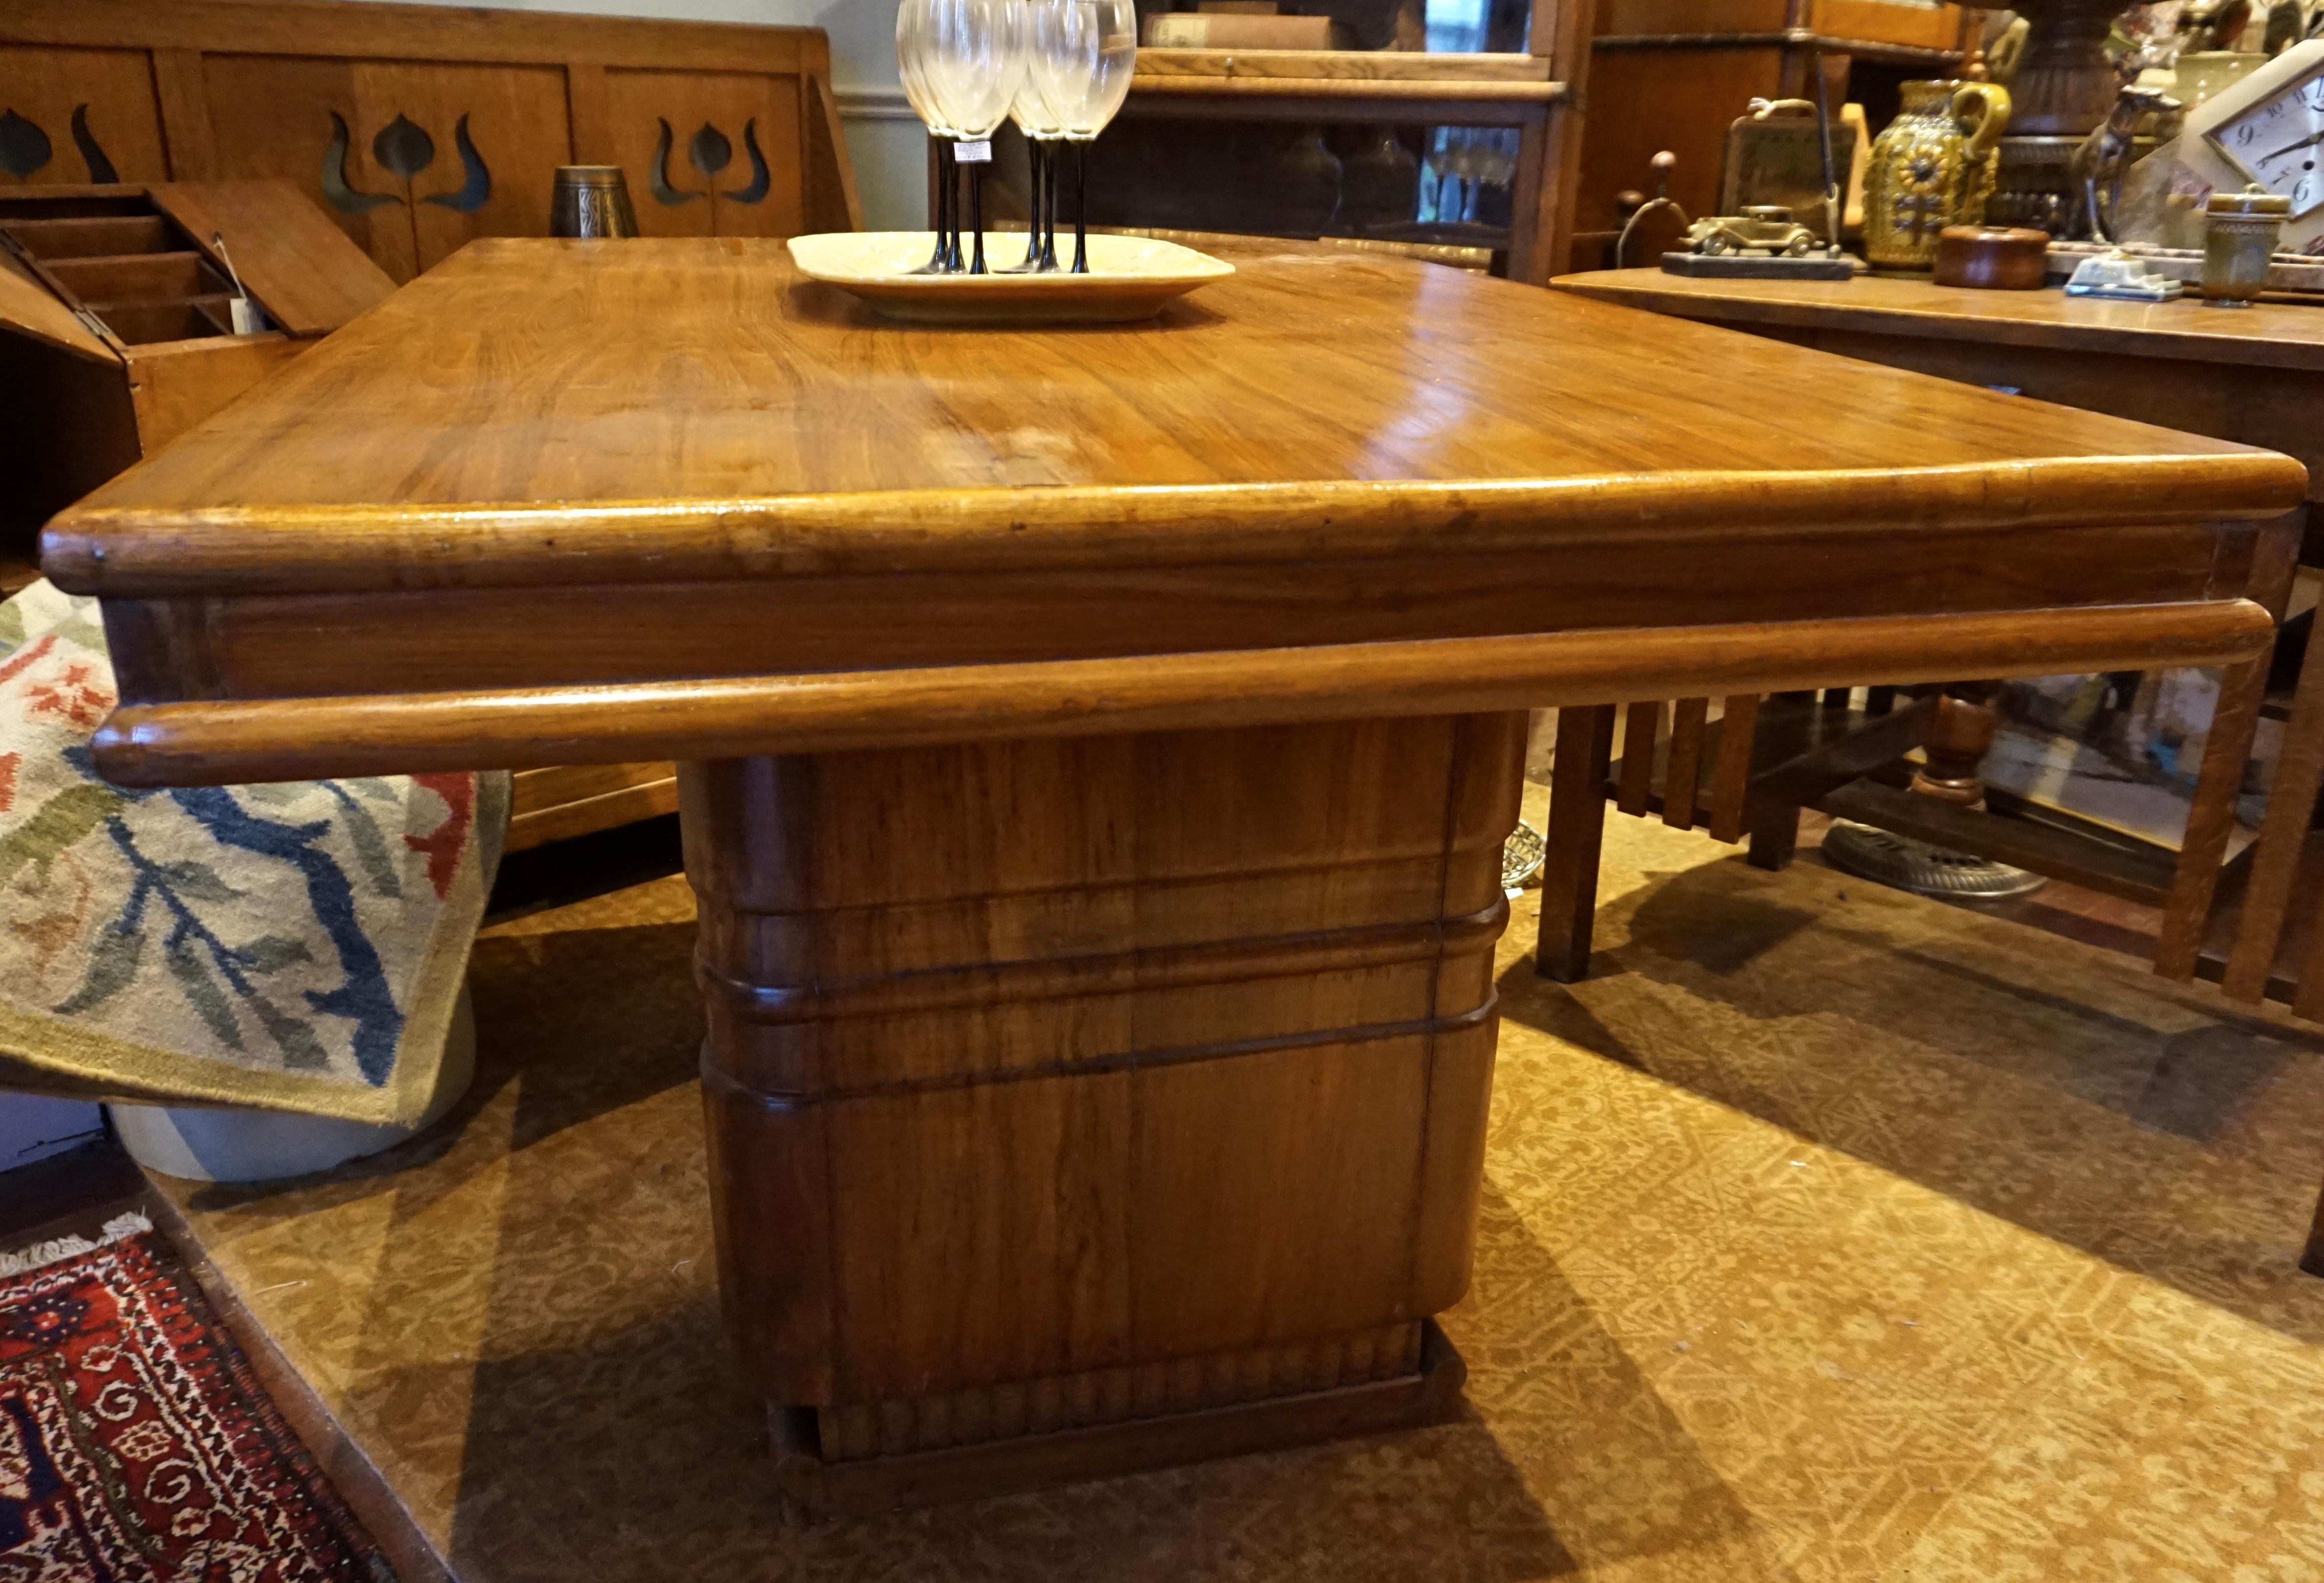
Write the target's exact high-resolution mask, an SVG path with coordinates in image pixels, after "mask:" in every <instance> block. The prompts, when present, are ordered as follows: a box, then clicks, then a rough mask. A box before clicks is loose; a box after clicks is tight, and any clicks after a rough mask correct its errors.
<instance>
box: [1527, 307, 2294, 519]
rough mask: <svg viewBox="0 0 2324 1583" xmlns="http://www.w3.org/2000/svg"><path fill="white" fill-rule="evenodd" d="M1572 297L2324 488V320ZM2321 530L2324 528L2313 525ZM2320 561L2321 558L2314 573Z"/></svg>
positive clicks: (2134, 310) (2179, 310)
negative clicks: (2301, 470) (2269, 460)
mask: <svg viewBox="0 0 2324 1583" xmlns="http://www.w3.org/2000/svg"><path fill="white" fill-rule="evenodd" d="M1554 284H1555V285H1556V286H1557V288H1558V289H1559V290H1561V291H1568V292H1577V293H1579V294H1581V295H1582V296H1587V297H1592V298H1595V299H1597V300H1598V301H1603V302H1617V303H1619V304H1621V305H1622V306H1624V307H1626V308H1644V309H1649V310H1653V311H1655V312H1656V313H1667V314H1674V315H1677V316H1679V317H1682V318H1686V319H1701V320H1703V321H1705V322H1707V323H1711V324H1720V325H1725V326H1727V327H1728V328H1729V329H1742V330H1748V331H1750V332H1751V333H1753V334H1755V335H1763V336H1768V337H1771V338H1775V339H1777V340H1785V341H1790V342H1792V343H1793V344H1794V345H1795V346H1803V347H1816V348H1818V349H1819V350H1821V351H1827V352H1839V353H1841V354H1843V355H1845V356H1850V357H1861V358H1863V359H1864V360H1866V361H1867V362H1871V363H1885V364H1886V365H1887V366H1890V367H1892V368H1910V369H1913V370H1914V371H1915V372H1916V373H1922V374H1934V375H1941V376H1942V377H1944V378H1947V379H1959V380H1965V381H1968V382H1969V383H1970V384H1988V385H2007V386H2009V387H2011V388H2012V389H2015V390H2016V391H2019V392H2021V393H2024V394H2025V395H2029V396H2032V397H2033V399H2034V400H2036V401H2044V402H2061V403H2064V404H2065V405H2067V406H2070V407H2080V408H2083V409H2085V410H2087V411H2089V412H2105V413H2107V414H2109V415H2111V416H2113V417H2116V418H2132V419H2135V420H2137V421H2140V422H2142V423H2160V424H2163V426H2165V427H2166V428H2172V429H2182V430H2188V431H2189V432H2190V433H2195V434H2208V435H2209V436H2210V437H2212V438H2213V439H2215V440H2236V441H2237V442H2239V443H2241V444H2244V445H2257V446H2264V447H2265V448H2267V449H2270V450H2280V451H2282V452H2283V453H2284V454H2285V455H2287V456H2290V457H2292V458H2296V459H2297V460H2299V461H2301V462H2302V463H2304V464H2305V465H2306V466H2307V467H2308V469H2309V476H2310V487H2311V488H2324V311H2319V310H2317V309H2316V308H2315V307H2314V306H2313V305H2312V304H2310V303H2307V302H2301V301H2273V300H2270V301H2261V302H2256V303H2254V304H2253V305H2251V306H2250V307H2248V308H2240V309H2239V308H2223V307H2221V306H2219V305H2218V304H2217V303H2214V302H2205V301H2202V300H2201V299H2199V298H2198V297H2196V296H2195V295H2193V294H2192V293H2191V292H2190V293H2189V294H2188V295H2186V296H2184V297H2181V298H2179V299H2177V300H2175V301H2169V302H2117V301H2107V300H2105V299H2102V298H2097V297H2069V296H2067V295H2066V293H2065V292H2064V291H2062V290H2061V289H2059V288H2057V287H2055V286H2052V287H2050V288H2047V289H2045V290H2042V291H2034V292H1987V291H1977V290H1973V289H1971V288H1969V287H1967V286H1940V285H1938V284H1936V283H1935V282H1932V281H1931V280H1929V279H1928V278H1927V277H1926V276H1916V277H1914V278H1910V279H1906V278H1903V277H1898V276H1891V275H1870V276H1859V277H1858V278H1857V279H1855V280H1852V281H1742V280H1698V279H1693V278H1690V277H1683V276H1680V275H1671V274H1665V273H1663V272H1662V271H1661V270H1659V269H1616V270H1598V271H1593V272H1591V273H1587V274H1572V275H1562V276H1560V277H1559V278H1558V279H1557V281H1556V282H1554ZM2316 525H2317V526H2318V527H2319V528H2324V522H2319V523H2317V524H2316ZM2313 558H2314V557H2311V559H2313Z"/></svg>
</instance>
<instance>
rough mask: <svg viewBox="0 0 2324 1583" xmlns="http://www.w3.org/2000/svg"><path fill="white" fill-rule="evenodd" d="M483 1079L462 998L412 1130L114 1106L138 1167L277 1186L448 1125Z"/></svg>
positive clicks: (272, 1115) (272, 1113)
mask: <svg viewBox="0 0 2324 1583" xmlns="http://www.w3.org/2000/svg"><path fill="white" fill-rule="evenodd" d="M475 1075H476V1022H475V1013H474V1011H473V1010H472V1009H471V1008H470V1006H469V1004H468V992H467V991H466V989H463V990H461V991H460V999H459V1004H457V1005H456V1006H455V1007H453V1010H452V1025H451V1027H450V1029H449V1030H448V1031H447V1032H446V1034H445V1039H444V1059H443V1061H442V1063H441V1065H440V1066H439V1067H438V1072H437V1078H436V1093H435V1096H434V1097H432V1098H431V1099H430V1100H429V1104H428V1111H427V1114H426V1115H424V1116H421V1117H420V1120H419V1122H418V1123H417V1124H416V1125H411V1126H374V1125H370V1124H368V1123H365V1122H359V1121H336V1120H333V1119H331V1118H330V1117H327V1116H292V1115H291V1114H289V1113H287V1112H284V1111H279V1110H233V1109H225V1108H218V1107H213V1106H190V1105H189V1106H159V1105H108V1106H106V1109H107V1110H108V1111H110V1112H111V1113H112V1116H113V1128H114V1131H115V1132H116V1133H118V1134H120V1135H121V1146H122V1147H123V1148H124V1149H126V1150H128V1151H129V1157H130V1158H131V1159H133V1160H134V1161H136V1162H137V1163H138V1164H140V1165H143V1166H146V1167H148V1168H150V1169H152V1170H154V1171H160V1172H161V1173H162V1174H163V1175H164V1176H182V1177H186V1178H189V1179H190V1180H194V1181H272V1180H274V1179H276V1178H278V1177H286V1176H306V1175H308V1174H309V1173H310V1172H313V1171H328V1170H330V1169H331V1167H333V1166H335V1165H343V1164H345V1163H346V1162H348V1161H350V1160H360V1159H362V1158H363V1157H364V1155H366V1154H376V1153H380V1152H381V1151H382V1150H383V1149H392V1148H393V1147H395V1145H396V1144H398V1143H403V1142H404V1141H405V1140H407V1139H409V1138H411V1137H413V1136H415V1135H416V1134H420V1133H421V1132H423V1131H425V1130H426V1129H427V1128H429V1126H432V1125H435V1123H437V1122H438V1121H439V1120H441V1119H442V1118H443V1116H444V1115H445V1113H446V1112H447V1111H448V1110H450V1109H451V1108H452V1106H455V1105H457V1104H458V1103H459V1102H460V1097H461V1096H462V1095H464V1094H466V1092H467V1091H468V1085H469V1083H470V1082H472V1081H473V1080H474V1079H475Z"/></svg>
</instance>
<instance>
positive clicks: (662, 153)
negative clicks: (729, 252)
mask: <svg viewBox="0 0 2324 1583" xmlns="http://www.w3.org/2000/svg"><path fill="white" fill-rule="evenodd" d="M606 99H607V109H608V111H609V114H610V118H611V120H612V122H613V139H614V148H615V151H616V153H617V154H618V155H619V157H620V161H621V163H622V166H623V167H624V168H625V169H626V170H627V171H628V172H629V177H630V186H631V189H632V191H634V192H636V193H637V194H638V195H639V200H640V201H639V203H638V227H639V228H640V229H641V230H642V231H643V232H645V233H646V234H647V235H648V236H797V235H798V233H799V231H800V230H801V229H802V228H803V226H802V215H801V208H800V190H801V183H800V181H799V175H798V171H799V145H800V134H799V96H798V87H797V84H796V83H795V82H793V81H790V80H787V79H778V78H771V77H754V76H751V75H748V74H745V73H740V72H736V73H715V74H714V73H709V72H663V71H609V72H607V73H606Z"/></svg>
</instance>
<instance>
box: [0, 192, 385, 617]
mask: <svg viewBox="0 0 2324 1583" xmlns="http://www.w3.org/2000/svg"><path fill="white" fill-rule="evenodd" d="M220 238H223V244H224V245H220V242H219V239H220ZM229 259H231V260H232V263H233V265H234V268H235V271H237V272H238V273H239V276H240V280H241V283H242V287H243V289H244V291H246V292H247V293H248V295H249V297H250V299H251V301H254V303H256V304H257V305H258V307H259V309H260V310H262V311H263V314H264V316H265V318H264V323H263V328H262V329H253V330H249V331H245V332H243V333H237V332H236V331H235V320H234V317H233V307H232V298H233V292H234V288H233V282H232V279H231V278H230V276H229V274H228V273H227V267H226V266H227V261H228V260H229ZM393 290H395V282H392V281H391V280H389V279H388V278H387V277H386V276H385V275H384V274H383V273H380V270H379V268H378V266H377V265H375V264H373V263H372V262H371V260H369V259H368V258H365V257H364V255H362V254H361V253H360V252H358V251H357V250H356V249H355V245H353V244H352V243H350V242H349V241H348V240H347V239H346V237H345V236H341V235H340V234H339V233H338V231H337V229H336V228H334V227H333V226H332V225H331V222H330V221H329V220H328V219H327V218H325V216H324V215H323V213H322V211H321V210H320V209H318V208H316V207H315V206H314V205H313V204H310V203H309V202H308V201H307V200H306V199H303V198H301V197H300V195H299V193H298V192H297V190H295V189H293V188H292V187H291V184H290V183H289V182H287V181H157V182H153V183H151V184H149V185H131V184H125V183H115V184H113V185H110V186H103V187H96V186H91V187H68V186H63V185H60V184H53V183H51V184H43V185H41V186H38V187H17V188H0V476H5V477H6V478H7V479H8V482H9V487H8V489H7V491H6V492H5V495H0V596H5V595H7V594H10V593H13V592H14V591H15V590H16V589H17V588H21V587H23V585H24V584H26V583H28V582H31V581H32V579H33V578H34V577H35V576H36V575H37V573H36V571H35V569H34V567H33V564H32V554H33V551H32V546H33V541H34V539H35V537H36V536H37V535H38V533H39V532H40V528H41V524H42V523H43V522H45V521H47V520H48V518H49V516H50V515H51V514H52V513H54V512H56V511H59V510H60V509H62V508H63V507H64V506H67V505H70V504H71V503H72V502H73V501H74V500H76V499H78V497H79V496H81V495H85V494H87V493H88V491H89V490H91V489H94V488H96V487H97V486H98V485H99V484H102V483H104V482H105V481H106V479H107V478H110V477H113V476H114V475H115V473H118V472H119V471H121V470H122V469H123V468H124V467H128V466H129V465H130V464H131V463H132V462H134V461H136V460H137V459H138V458H140V457H143V456H150V455H152V453H153V452H154V451H155V450H157V449H160V448H161V447H162V446H164V445H166V444H168V443H169V442H170V441H171V440H173V439H175V438H176V437H177V436H178V435H179V434H180V433H182V432H184V431H185V430H188V429H190V428H192V427H193V426H194V425H195V424H197V423H198V422H200V421H202V420H203V419H205V418H207V417H208V416H209V415H210V414H211V413H212V412H216V411H217V410H218V409H219V408H220V407H223V406H225V405H226V403H228V402H230V401H232V400H234V399H235V397H236V396H238V395H240V394H241V393H243V392H244V391H245V390H248V389H249V388H250V387H251V386H252V385H254V384H257V383H258V382H259V381H261V380H263V379H264V378H266V377H267V376H268V375H271V374H272V373H274V372H275V371H276V370H277V369H279V368H281V367H282V366H284V365H286V364H288V363H289V362H290V361H291V358H293V357H296V356H299V355H300V353H301V352H303V351H304V350H306V349H307V348H308V347H311V346H313V345H314V344H315V342H316V341H317V340H318V338H321V337H323V336H325V335H327V334H329V333H330V332H331V331H332V330H334V329H337V328H338V327H339V326H340V325H342V324H344V323H346V321H347V320H348V319H353V318H355V316H356V315H357V314H359V313H362V312H364V310H367V309H369V308H371V307H373V306H374V305H375V304H377V303H378V302H379V301H382V300H383V299H384V298H385V297H386V296H387V294H388V293H389V292H392V291H393Z"/></svg>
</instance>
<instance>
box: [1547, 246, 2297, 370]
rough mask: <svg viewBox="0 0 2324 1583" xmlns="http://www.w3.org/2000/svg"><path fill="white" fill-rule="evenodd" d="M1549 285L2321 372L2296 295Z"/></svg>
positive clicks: (1803, 319) (1817, 324)
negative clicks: (2161, 296) (2229, 300)
mask: <svg viewBox="0 0 2324 1583" xmlns="http://www.w3.org/2000/svg"><path fill="white" fill-rule="evenodd" d="M1550 284H1551V286H1552V287H1553V288H1554V289H1555V290H1558V291H1562V292H1570V293H1572V294H1575V295H1578V296H1583V297H1588V298H1591V299H1593V300H1595V301H1602V302H1616V303H1619V304H1621V305H1622V306H1624V307H1627V308H1644V309H1648V310H1652V311H1654V312H1656V313H1666V314H1673V315H1676V316H1678V317H1681V318H1687V319H1713V320H1717V321H1719V322H1720V323H1725V324H1768V325H1784V326H1789V327H1791V328H1793V329H1844V330H1857V331H1861V332H1867V333H1875V334H1886V335H1902V336H1923V337H1926V338H1931V339H1936V340H1968V341H1989V342H1997V343H1999V344H2001V345H2005V346H2017V347H2055V348H2059V349H2061V350H2069V351H2090V352H2113V353H2117V354H2120V355H2124V356H2143V357H2178V358H2186V359H2192V360H2195V361H2199V362H2209V363H2235V364H2263V365H2266V366H2272V367H2278V368H2306V369H2313V370H2315V371H2317V372H2319V373H2324V307H2311V306H2310V305H2308V304H2306V303H2302V302H2290V301H2264V302H2258V303H2255V304H2254V305H2253V306H2251V307H2249V308H2242V309H2237V308H2222V307H2220V306H2218V304H2217V303H2211V302H2206V301H2202V300H2201V299H2200V298H2199V297H2194V296H2185V297H2181V298H2179V299H2177V300H2176V301H2170V302H2117V301H2108V300H2107V299H2104V298H2095V297H2069V296H2068V295H2066V293H2065V291H2064V289H2063V288H2062V287H2056V286H2045V287H2043V289H2041V290H2039V291H2033V292H1987V291H1974V290H1971V289H1969V288H1968V287H1965V286H1940V285H1937V284H1936V283H1934V282H1931V281H1928V280H1920V279H1904V278H1899V277H1896V276H1891V275H1858V276H1857V277H1856V279H1854V280H1852V281H1783V280H1773V281H1746V280H1719V279H1713V278H1698V277H1696V276H1692V275H1674V274H1665V273H1663V272H1662V271H1661V270H1659V269H1607V270H1594V271H1591V272H1590V273H1586V274H1572V275H1560V276H1559V277H1558V278H1557V279H1556V280H1554V281H1552V282H1550Z"/></svg>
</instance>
